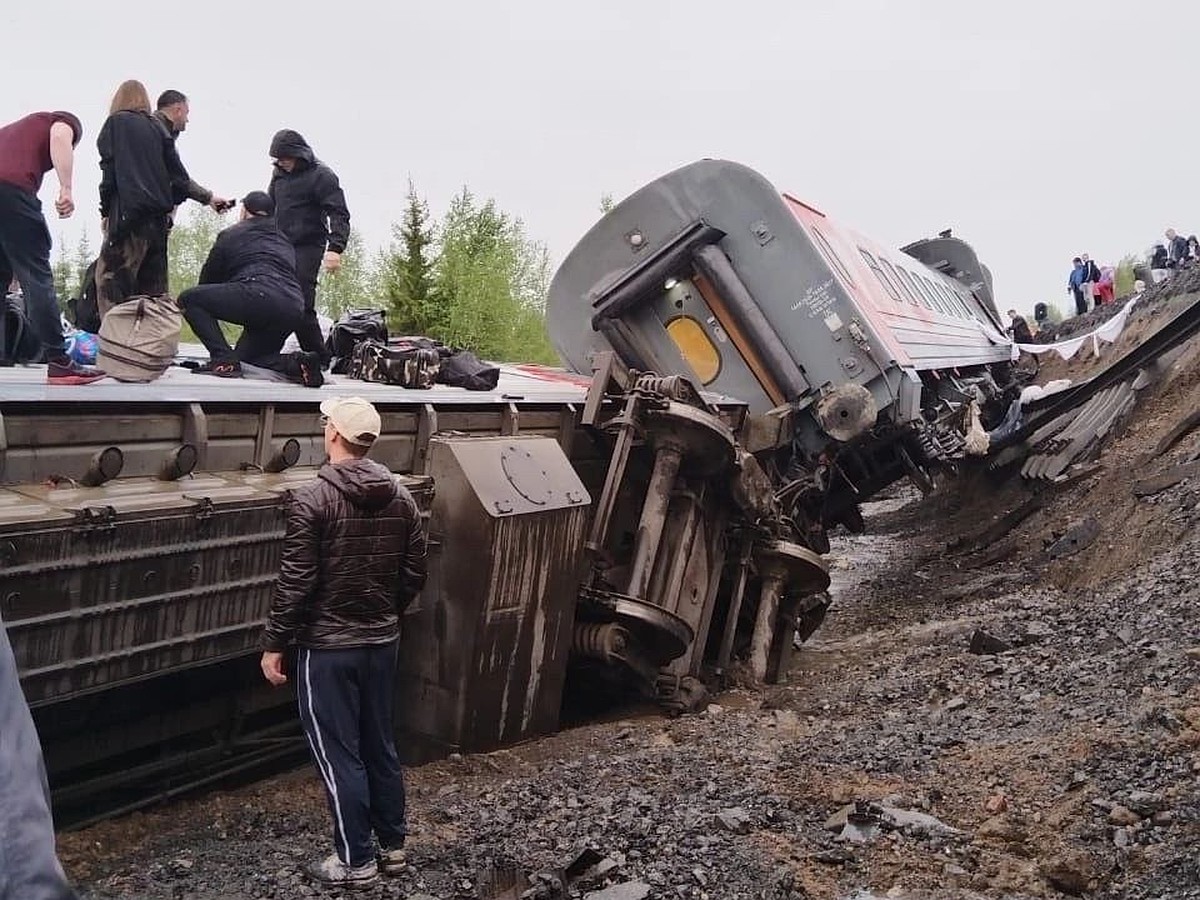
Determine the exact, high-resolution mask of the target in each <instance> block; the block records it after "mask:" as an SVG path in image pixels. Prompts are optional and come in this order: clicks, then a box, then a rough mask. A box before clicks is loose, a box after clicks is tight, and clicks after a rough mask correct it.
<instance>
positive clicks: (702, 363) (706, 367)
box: [667, 316, 721, 384]
mask: <svg viewBox="0 0 1200 900" xmlns="http://www.w3.org/2000/svg"><path fill="white" fill-rule="evenodd" d="M667 334H669V335H670V336H671V340H673V341H674V342H675V346H676V347H678V348H679V355H680V356H682V357H683V358H684V360H685V361H686V362H687V364H688V365H689V366H691V367H692V371H693V372H695V373H696V377H697V378H699V379H700V383H701V384H709V383H710V382H712V381H713V380H714V379H715V378H716V377H717V374H718V373H719V372H720V371H721V354H720V353H719V352H718V351H717V347H716V345H715V344H714V343H713V342H712V339H711V338H710V337H709V336H708V334H707V333H705V331H704V326H703V325H701V324H700V323H699V322H697V321H696V320H695V319H693V318H691V317H690V316H680V317H679V318H677V319H672V320H671V321H670V322H668V323H667Z"/></svg>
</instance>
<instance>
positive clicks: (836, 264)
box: [809, 225, 854, 285]
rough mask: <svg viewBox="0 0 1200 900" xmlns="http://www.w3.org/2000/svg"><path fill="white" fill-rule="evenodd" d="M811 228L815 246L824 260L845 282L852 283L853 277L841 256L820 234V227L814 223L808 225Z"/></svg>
mask: <svg viewBox="0 0 1200 900" xmlns="http://www.w3.org/2000/svg"><path fill="white" fill-rule="evenodd" d="M809 227H810V228H812V232H813V237H815V238H816V239H817V248H818V249H819V250H820V251H821V253H822V254H824V256H825V261H826V262H827V263H829V265H830V266H832V267H833V268H834V269H835V270H836V271H837V273H838V274H839V275H841V276H842V278H844V279H845V280H846V284H849V285H853V284H854V279H853V278H851V277H850V270H849V269H847V268H846V265H845V263H843V262H842V258H841V257H840V256H838V255H837V251H836V250H834V249H833V245H832V244H830V243H829V241H828V239H826V237H825V235H823V234H821V229H819V228H817V227H816V226H815V225H810V226H809Z"/></svg>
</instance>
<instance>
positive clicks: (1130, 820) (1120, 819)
mask: <svg viewBox="0 0 1200 900" xmlns="http://www.w3.org/2000/svg"><path fill="white" fill-rule="evenodd" d="M1140 821H1142V817H1141V816H1139V815H1138V814H1137V813H1135V812H1134V811H1133V810H1132V809H1129V808H1128V807H1125V806H1121V805H1120V804H1117V805H1116V806H1114V807H1113V808H1112V809H1110V810H1109V812H1108V822H1109V824H1110V825H1136V824H1137V823H1138V822H1140Z"/></svg>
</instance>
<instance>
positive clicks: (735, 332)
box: [549, 160, 1015, 551]
mask: <svg viewBox="0 0 1200 900" xmlns="http://www.w3.org/2000/svg"><path fill="white" fill-rule="evenodd" d="M907 249H908V250H909V251H910V253H911V255H909V253H905V252H898V251H890V250H887V249H886V248H884V247H881V246H880V245H879V244H877V243H875V242H874V241H871V240H870V239H868V238H866V237H865V236H863V235H860V234H857V233H856V232H854V231H852V230H851V229H848V228H845V227H843V226H841V225H839V224H838V223H836V222H835V221H833V220H832V219H830V218H828V217H827V216H825V215H824V214H822V213H821V212H819V211H818V210H816V209H814V208H812V207H811V206H809V205H807V204H805V203H803V202H802V201H800V200H798V199H796V198H794V197H792V196H789V195H786V194H780V193H779V191H777V190H776V189H775V188H774V187H773V186H772V185H771V184H770V183H769V182H768V181H766V180H765V179H764V178H763V177H762V176H760V175H759V174H757V173H755V172H753V171H751V170H750V169H748V168H746V167H745V166H741V165H738V164H736V163H731V162H726V161H719V160H705V161H702V162H698V163H694V164H692V165H689V166H685V167H684V168H681V169H679V170H677V171H675V172H672V173H670V174H668V175H665V176H663V177H662V178H659V179H658V180H656V181H654V182H652V183H651V184H649V185H647V186H645V187H643V188H642V189H640V190H639V191H637V192H636V193H634V194H633V195H631V196H630V197H628V198H627V199H626V200H624V201H623V202H622V203H620V204H619V205H618V206H616V207H615V208H614V209H613V210H612V211H611V212H610V213H609V214H608V215H606V216H605V217H604V218H603V219H601V220H600V222H599V223H597V224H596V225H595V226H594V227H593V228H592V230H591V231H590V232H589V233H588V234H587V235H586V236H585V237H584V238H583V239H582V240H581V241H580V242H579V244H578V245H577V246H576V247H575V248H574V250H573V251H572V252H571V254H570V255H569V256H568V258H567V259H566V261H565V262H564V263H563V265H562V267H561V268H560V269H559V271H558V273H557V275H556V276H555V279H554V282H553V284H552V286H551V295H550V303H549V324H550V331H551V336H552V338H553V340H554V343H555V346H556V348H557V349H558V351H559V353H560V354H561V355H562V357H563V358H564V359H565V360H566V361H567V363H568V364H569V365H570V366H572V367H573V368H574V369H575V370H576V371H579V372H586V371H590V369H591V368H592V366H593V365H594V359H595V357H596V354H597V353H604V352H612V353H614V354H615V355H616V356H617V357H618V358H619V359H620V360H621V361H622V362H623V363H624V364H625V365H626V366H628V367H630V368H631V369H634V370H638V371H651V372H656V373H664V372H667V373H686V374H688V375H689V376H690V377H692V378H693V379H694V380H695V381H696V382H697V383H698V384H699V385H700V386H701V387H702V388H703V389H705V390H711V391H716V392H719V393H721V394H725V395H729V396H734V397H738V398H740V399H742V400H745V401H746V402H747V403H748V405H749V409H750V413H751V418H750V420H749V422H748V425H747V428H746V429H745V432H744V434H743V435H742V448H743V449H744V450H745V451H747V452H749V453H750V454H752V455H753V456H754V458H755V459H756V460H757V462H758V463H759V464H760V466H761V468H762V470H763V471H764V472H765V473H766V474H767V476H768V477H769V479H770V482H771V484H772V486H773V487H774V489H775V491H776V494H777V499H778V500H779V501H780V503H781V504H782V512H783V513H784V514H786V516H787V517H788V518H789V519H790V522H791V525H793V526H794V527H795V529H796V532H797V535H796V536H797V539H798V540H800V541H801V542H802V543H804V544H806V545H807V546H809V547H810V548H811V549H814V550H818V551H823V550H825V549H827V543H826V539H825V531H826V529H827V528H828V527H830V526H832V525H836V524H844V525H846V526H848V527H850V528H852V529H855V528H857V527H858V526H859V523H860V519H859V514H858V503H859V502H860V501H861V500H862V499H865V498H866V497H869V496H870V495H871V494H872V493H874V492H875V491H877V490H878V489H879V488H881V487H882V486H884V485H886V484H889V483H891V482H893V481H895V480H896V479H897V478H900V477H903V476H905V475H908V476H911V477H913V478H914V479H915V480H917V482H918V483H920V484H922V485H923V486H925V487H928V484H929V475H930V473H931V471H933V470H935V469H937V468H938V467H941V466H948V465H954V463H955V461H956V460H957V459H959V458H960V457H961V450H962V444H963V439H964V428H963V425H964V422H963V417H964V415H965V414H966V412H967V410H968V409H969V405H970V403H971V402H972V401H977V402H978V404H979V407H980V408H981V409H982V411H983V417H984V424H985V426H990V425H993V424H995V423H996V422H997V421H998V420H999V419H1000V418H1001V417H1002V415H1003V413H1004V411H1005V410H1006V409H1007V406H1008V404H1009V402H1011V400H1012V398H1013V397H1014V396H1015V393H1014V389H1015V386H1014V385H1013V383H1012V378H1011V374H1010V365H1009V361H1010V358H1011V352H1012V346H1011V342H1010V341H1009V339H1008V338H1007V337H1005V335H1004V333H1003V329H1002V326H1001V323H1000V322H999V321H998V319H997V316H996V314H995V304H994V301H993V299H992V288H991V275H990V273H988V272H987V270H986V268H985V267H984V266H982V264H980V263H979V261H978V258H977V257H976V256H975V253H974V251H973V250H972V249H971V248H970V247H969V246H968V245H966V244H965V243H963V242H962V241H959V240H958V239H956V238H953V237H950V236H949V235H948V234H946V235H943V236H941V237H939V238H937V239H931V240H928V241H918V242H916V243H914V244H912V245H910V246H909V248H907ZM926 263H929V265H927V264H926Z"/></svg>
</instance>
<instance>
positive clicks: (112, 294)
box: [96, 215, 168, 316]
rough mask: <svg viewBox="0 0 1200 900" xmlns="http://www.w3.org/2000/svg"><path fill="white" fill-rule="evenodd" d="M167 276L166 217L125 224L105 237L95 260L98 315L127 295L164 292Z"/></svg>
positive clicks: (151, 295) (151, 294)
mask: <svg viewBox="0 0 1200 900" xmlns="http://www.w3.org/2000/svg"><path fill="white" fill-rule="evenodd" d="M167 287H168V276H167V217H166V216H165V215H163V216H150V217H148V218H144V219H141V220H140V221H137V222H134V223H132V224H129V225H126V226H125V227H124V228H122V229H121V231H120V232H119V233H118V234H115V235H113V236H112V237H111V238H106V239H105V241H104V244H103V245H102V246H101V248H100V260H99V262H98V263H97V264H96V292H97V300H98V302H99V305H100V315H101V316H103V315H104V314H105V313H106V312H108V311H109V310H110V309H112V308H113V307H114V306H116V305H117V304H118V303H123V302H125V301H126V300H128V299H129V298H130V297H136V296H139V295H144V296H147V297H157V296H159V295H160V294H165V293H166V292H167Z"/></svg>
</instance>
